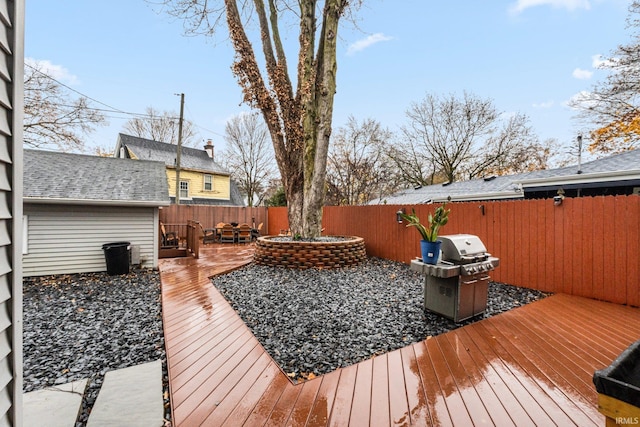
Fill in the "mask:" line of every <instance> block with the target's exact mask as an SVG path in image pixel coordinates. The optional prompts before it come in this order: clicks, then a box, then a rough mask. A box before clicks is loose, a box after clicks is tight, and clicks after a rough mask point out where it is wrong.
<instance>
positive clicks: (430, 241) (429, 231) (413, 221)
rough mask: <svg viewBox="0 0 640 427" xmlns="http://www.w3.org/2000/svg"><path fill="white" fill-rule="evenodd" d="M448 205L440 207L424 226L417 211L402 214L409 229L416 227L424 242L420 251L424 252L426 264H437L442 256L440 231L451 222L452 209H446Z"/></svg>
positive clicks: (423, 259) (430, 215)
mask: <svg viewBox="0 0 640 427" xmlns="http://www.w3.org/2000/svg"><path fill="white" fill-rule="evenodd" d="M446 205H447V203H446V202H445V203H443V204H442V206H438V208H436V210H435V211H434V212H433V213H431V212H429V217H428V218H427V222H428V224H427V225H425V224H422V223H421V222H420V218H418V216H417V215H416V210H415V209H412V212H411V213H410V214H406V213H400V216H401V217H402V219H404V220H405V221H407V222H408V224H407V227H415V228H416V229H417V230H418V232H419V233H420V235H421V236H422V240H421V241H420V249H421V251H422V262H424V263H425V264H437V263H438V257H439V255H440V245H441V244H442V242H441V241H440V240H438V231H440V227H443V226H444V225H446V224H447V222H448V221H449V212H451V210H450V209H445V207H446Z"/></svg>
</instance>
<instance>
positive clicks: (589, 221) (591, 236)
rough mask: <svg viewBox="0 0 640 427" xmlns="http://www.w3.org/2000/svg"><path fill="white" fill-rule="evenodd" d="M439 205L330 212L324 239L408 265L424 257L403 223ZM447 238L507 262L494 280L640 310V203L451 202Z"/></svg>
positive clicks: (278, 215)
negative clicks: (461, 236)
mask: <svg viewBox="0 0 640 427" xmlns="http://www.w3.org/2000/svg"><path fill="white" fill-rule="evenodd" d="M435 206H437V205H415V206H414V205H401V206H400V205H375V206H344V207H342V206H328V207H325V208H324V212H323V221H322V224H323V227H324V228H325V232H324V234H332V235H354V236H360V237H363V238H364V240H365V245H366V248H367V254H368V255H370V256H376V257H381V258H386V259H391V260H396V261H401V262H404V263H409V262H410V261H411V259H413V258H415V257H417V256H419V254H420V246H419V239H420V237H419V234H418V232H417V231H416V230H415V229H413V228H407V227H406V223H404V224H399V223H398V222H397V221H396V212H397V211H398V210H399V209H405V211H406V212H411V209H412V208H415V210H416V213H417V214H418V216H419V217H420V218H421V219H422V220H423V221H426V219H427V217H428V213H429V212H431V211H432V210H433V209H434V208H435ZM448 207H449V208H450V209H451V214H450V215H449V223H448V224H447V225H446V226H445V227H444V228H443V229H442V230H441V234H457V233H468V234H475V235H477V236H479V237H480V239H482V241H483V242H484V244H485V246H486V247H487V251H488V252H490V253H491V254H492V255H494V256H497V257H499V258H500V266H499V267H498V268H497V269H496V270H495V271H493V272H492V273H491V277H492V279H493V280H496V281H499V282H503V283H509V284H512V285H516V286H524V287H529V288H534V289H539V290H542V291H546V292H561V293H566V294H570V295H577V296H584V297H588V298H595V299H598V300H604V301H610V302H615V303H619V304H628V305H633V306H640V254H639V249H640V197H638V196H635V195H632V196H598V197H584V198H567V199H564V202H563V203H562V204H561V205H560V206H554V204H553V200H552V199H543V200H516V201H489V202H465V203H450V204H449V205H448ZM267 223H268V228H267V230H268V233H269V234H277V233H278V232H279V231H280V230H281V229H286V228H288V222H287V213H286V209H285V208H269V219H268V221H267Z"/></svg>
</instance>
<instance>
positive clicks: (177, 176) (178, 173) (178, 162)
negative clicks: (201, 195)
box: [176, 93, 184, 205]
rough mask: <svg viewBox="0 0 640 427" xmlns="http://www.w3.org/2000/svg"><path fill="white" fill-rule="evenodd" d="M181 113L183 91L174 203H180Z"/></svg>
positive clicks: (181, 115) (182, 99) (182, 103)
mask: <svg viewBox="0 0 640 427" xmlns="http://www.w3.org/2000/svg"><path fill="white" fill-rule="evenodd" d="M176 95H177V94H176ZM183 115H184V93H181V94H180V121H179V122H178V153H177V155H176V205H179V204H180V152H181V151H182V118H183Z"/></svg>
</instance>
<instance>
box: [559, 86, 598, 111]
mask: <svg viewBox="0 0 640 427" xmlns="http://www.w3.org/2000/svg"><path fill="white" fill-rule="evenodd" d="M595 102H596V101H595V99H593V96H592V94H591V92H588V91H586V90H583V91H580V92H578V93H576V94H575V95H573V96H572V97H571V98H570V99H569V100H568V101H566V102H565V105H566V106H567V107H569V108H572V109H574V110H577V109H578V107H581V108H586V107H589V106H590V105H594V104H595Z"/></svg>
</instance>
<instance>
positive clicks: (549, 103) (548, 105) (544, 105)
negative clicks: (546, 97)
mask: <svg viewBox="0 0 640 427" xmlns="http://www.w3.org/2000/svg"><path fill="white" fill-rule="evenodd" d="M551 107H553V101H546V102H539V103H535V104H533V108H551Z"/></svg>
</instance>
